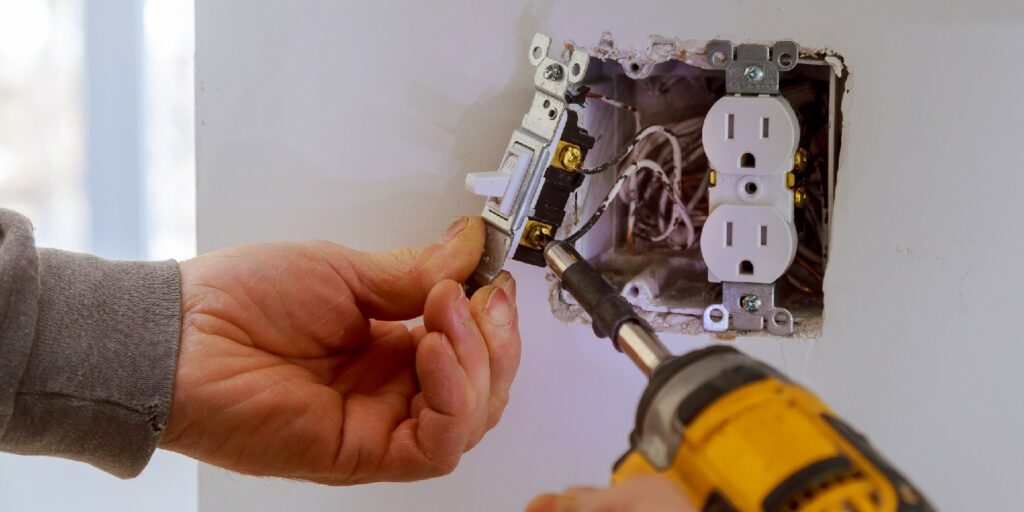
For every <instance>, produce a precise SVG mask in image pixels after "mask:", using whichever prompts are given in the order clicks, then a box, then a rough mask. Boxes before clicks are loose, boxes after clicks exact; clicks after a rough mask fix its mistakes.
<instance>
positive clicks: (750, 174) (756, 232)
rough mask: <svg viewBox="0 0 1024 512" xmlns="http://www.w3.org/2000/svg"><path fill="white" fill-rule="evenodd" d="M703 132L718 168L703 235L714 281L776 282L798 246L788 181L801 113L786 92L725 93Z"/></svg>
mask: <svg viewBox="0 0 1024 512" xmlns="http://www.w3.org/2000/svg"><path fill="white" fill-rule="evenodd" d="M702 136H703V144H704V151H705V153H706V154H707V157H708V161H709V162H710V163H711V167H712V168H713V169H715V172H716V183H715V186H714V187H712V188H711V189H710V190H709V192H708V200H709V201H708V204H709V210H710V214H709V216H708V219H707V221H706V222H705V224H704V230H703V232H702V235H701V241H700V247H701V253H702V255H703V257H704V262H705V264H706V265H707V267H708V280H709V281H711V282H721V281H729V282H738V283H773V282H775V280H776V279H778V278H779V277H781V276H782V274H783V273H784V272H785V271H786V269H788V268H789V266H790V264H792V262H793V258H794V257H795V255H796V249H797V234H796V227H795V225H794V223H793V193H792V191H791V190H790V189H789V185H788V183H787V173H788V172H789V171H790V170H791V169H792V165H793V154H794V153H795V152H796V149H797V143H798V142H799V139H800V126H799V124H798V122H797V118H796V114H795V113H794V112H793V109H792V108H791V107H790V105H789V102H787V101H786V100H785V99H784V98H782V97H781V96H725V97H723V98H721V99H719V100H718V101H717V102H716V103H715V104H714V105H713V106H712V107H711V110H710V111H709V112H708V114H707V116H706V117H705V121H704V127H703V134H702Z"/></svg>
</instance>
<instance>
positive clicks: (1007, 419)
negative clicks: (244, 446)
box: [197, 0, 1024, 511]
mask: <svg viewBox="0 0 1024 512" xmlns="http://www.w3.org/2000/svg"><path fill="white" fill-rule="evenodd" d="M197 16H198V50H197V51H198V54H197V65H198V75H197V102H198V103H197V109H198V110H197V116H198V121H197V122H198V128H197V132H198V159H199V176H198V181H199V185H198V186H199V196H198V198H199V200H198V204H199V212H198V215H199V224H198V225H199V247H200V250H201V251H207V250H211V249H215V248H218V247H223V246H226V245H230V244H235V243H239V242H243V241H252V240H268V239H305V238H326V239H331V240H335V241H339V242H344V243H347V244H350V245H353V246H356V247H361V248H367V249H384V248H389V247H393V246H397V245H402V244H420V243H424V242H427V241H429V240H431V239H433V238H435V237H436V236H438V235H439V234H440V232H441V230H443V229H444V227H445V226H446V225H447V222H448V221H449V220H450V219H451V218H452V217H453V216H455V215H460V214H472V213H477V212H478V211H479V210H480V207H481V201H480V200H479V199H476V198H473V197H470V196H468V195H467V194H465V193H464V192H463V190H462V179H463V176H464V174H465V173H466V172H467V171H471V170H479V169H486V168H489V167H493V166H494V165H496V164H497V160H498V158H499V157H500V155H501V151H502V149H503V147H504V145H505V143H506V142H507V139H508V135H509V132H510V131H511V129H512V128H513V127H515V126H516V125H517V123H518V122H519V120H520V119H521V116H522V114H523V113H524V112H525V109H526V105H527V102H528V98H529V94H530V93H529V91H530V87H531V82H530V80H531V79H530V76H531V75H530V68H529V67H528V64H527V62H526V57H525V49H526V46H527V45H528V44H529V40H530V37H531V36H532V34H533V33H534V32H535V31H543V32H546V33H548V34H550V35H552V36H553V37H554V38H555V39H556V40H562V39H565V38H574V39H575V40H577V41H579V42H581V43H592V42H594V41H596V40H597V38H598V36H599V35H600V33H601V32H602V31H603V30H605V29H610V30H612V32H613V33H614V34H615V35H616V39H617V40H618V41H620V43H621V44H625V45H632V46H643V45H644V44H645V43H646V36H647V35H649V34H656V33H660V34H665V35H673V36H678V37H681V38H684V39H709V38H712V37H716V36H724V37H731V38H737V39H768V40H770V39H778V38H794V39H796V40H797V41H798V42H800V43H801V44H803V45H805V46H828V47H831V48H835V49H836V50H838V51H840V52H841V53H842V54H843V55H844V56H845V57H846V62H847V64H848V66H849V67H850V70H851V71H852V79H851V80H850V81H849V82H848V86H849V87H850V88H851V92H850V93H849V94H848V95H847V96H846V101H845V118H844V121H845V124H846V126H845V132H844V138H843V154H842V163H841V167H840V171H839V172H840V180H839V185H838V195H839V197H838V203H837V208H838V209H837V212H836V215H835V219H834V231H833V241H834V242H833V243H834V252H833V253H832V260H831V262H830V267H829V272H828V276H827V279H826V296H827V310H826V312H825V325H824V332H823V334H822V337H821V338H820V339H817V340H813V341H796V340H787V341H782V342H779V341H768V340H765V339H758V340H746V341H741V342H740V343H739V344H740V345H741V346H742V347H743V348H745V349H747V350H749V351H750V352H752V353H755V354H757V355H759V356H761V357H763V358H765V359H766V360H768V361H769V362H772V363H773V364H776V365H778V366H780V367H781V368H782V369H784V370H785V371H786V372H788V373H789V374H791V375H793V376H794V377H796V378H798V379H800V380H802V381H804V382H807V383H809V384H810V386H811V387H812V388H813V389H815V390H816V391H818V392H819V393H820V394H821V395H822V396H823V397H824V398H825V399H826V401H828V402H829V403H831V404H832V405H833V406H834V407H835V408H836V409H837V410H838V411H839V412H840V413H841V414H843V415H845V416H846V417H847V418H848V419H849V420H850V421H851V422H852V423H853V424H854V425H856V426H858V427H859V428H860V429H861V430H863V431H865V432H866V433H867V434H868V435H869V437H871V438H872V439H873V440H874V442H875V443H876V444H877V445H879V446H880V448H881V450H882V451H883V452H884V453H886V454H887V455H888V456H889V457H890V458H891V459H892V460H893V461H894V462H896V464H897V465H898V466H899V467H901V468H902V469H904V470H905V472H906V473H908V474H909V475H910V476H911V478H912V479H913V480H915V481H916V482H917V483H918V484H919V485H920V486H921V487H923V488H924V490H925V491H926V493H927V494H928V495H930V497H931V498H932V499H933V500H934V501H935V502H936V503H937V504H938V505H939V506H940V507H941V508H943V509H947V510H985V509H996V508H1002V507H1006V506H1008V505H1009V504H1011V503H1014V501H1013V498H1014V497H1015V496H1016V493H1015V492H1014V491H1015V489H1014V484H1015V483H1016V482H1017V481H1018V480H1019V479H1020V478H1021V477H1022V476H1024V471H1022V470H1021V469H1020V466H1019V464H1018V461H1017V459H1018V458H1019V456H1020V455H1021V453H1022V448H1024V444H1022V441H1021V432H1024V410H1022V407H1021V404H1022V402H1021V400H1020V398H1019V389H1020V388H1021V387H1022V385H1024V379H1022V378H1021V377H1020V376H1019V373H1018V372H1019V370H1018V365H1019V364H1020V361H1021V360H1022V356H1024V348H1022V345H1021V344H1020V343H1019V341H1018V339H1017V336H1015V335H1013V334H1011V333H1013V332H1014V331H1015V330H1017V329H1015V328H1014V323H1015V320H1014V319H1015V318H1018V317H1020V315H1021V313H1020V311H1019V307H1020V305H1021V304H1022V303H1024V302H1022V301H1021V300H1019V299H1018V298H1016V297H1017V294H1018V293H1019V292H1018V291H1017V289H1018V288H1019V287H1020V286H1021V285H1022V284H1024V279H1022V278H1024V272H1022V271H1021V270H1020V268H1019V255H1020V253H1021V251H1022V249H1024V243H1022V242H1021V238H1020V236H1019V235H1016V234H1015V232H1016V231H1018V230H1017V229H1016V226H1017V225H1018V224H1019V222H1018V220H1017V219H1016V217H1018V216H1020V214H1021V213H1022V210H1024V206H1021V202H1020V190H1021V189H1022V188H1024V175H1022V174H1021V165H1020V162H1021V157H1020V147H1021V143H1020V141H1019V139H1020V135H1021V134H1022V133H1024V130H1022V129H1021V128H1020V120H1021V119H1024V106H1022V104H1021V102H1019V101H1015V100H1014V98H1016V97H1017V93H1018V89H1019V87H1020V84H1021V82H1022V79H1024V70H1022V68H1020V66H1017V65H1015V64H1013V62H1012V58H1013V57H1014V56H1015V55H1016V53H1017V52H1018V51H1019V48H1021V46H1022V44H1024V25H1022V21H1024V4H1019V3H1016V2H1011V1H1006V2H995V1H983V2H971V3H970V4H968V3H963V4H957V5H939V4H938V3H933V2H926V1H907V2H898V3H897V2H877V3H868V2H839V1H813V0H793V1H778V0H774V1H765V2H743V1H742V0H732V1H722V2H716V3H709V2H698V1H694V0H635V1H630V2H624V1H621V0H620V1H616V2H611V1H602V2H582V1H563V2H534V3H523V2H511V1H502V2H498V1H492V2H473V3H466V2H408V3H404V4H403V3H397V2H384V1H381V2H359V3H355V2H322V1H294V2H287V3H286V2H275V1H270V0H261V1H241V0H236V1H218V2H203V3H200V4H199V5H198V12H197ZM513 272H514V273H515V274H516V275H517V278H518V279H519V280H520V283H521V290H522V293H521V297H520V303H521V307H522V309H523V314H522V317H523V318H524V319H526V324H525V325H524V329H523V332H524V350H523V357H524V360H523V366H522V370H521V373H520V376H519V378H518V381H517V383H516V384H515V386H514V388H513V398H512V404H511V406H510V407H509V409H508V411H507V413H506V417H505V420H504V422H503V423H502V424H501V425H500V426H499V427H498V428H497V429H496V430H495V431H494V432H492V433H491V434H490V435H489V436H488V437H487V438H486V439H485V441H484V442H483V443H482V445H481V446H480V447H478V448H477V449H476V450H474V451H473V452H471V453H470V454H469V455H467V456H466V458H465V459H464V462H463V464H462V466H461V467H460V468H459V469H458V470H457V471H456V473H455V474H454V475H452V476H450V477H448V478H444V479H440V480H434V481H428V482H425V483H420V484H411V485H410V484H400V485H395V484H380V485H372V486H366V487H361V488H347V489H332V488H326V487H318V486H313V485H307V484H300V483H293V482H285V481H279V480H273V479H251V478H245V477H239V476H236V475H230V474H228V473H225V472H222V471H219V470H217V469H213V468H203V469H202V470H201V472H200V508H201V509H202V510H203V511H213V510H227V509H246V510H253V511H263V510H266V511H270V510H280V509H282V508H285V507H287V508H288V509H290V510H405V509H413V508H414V509H416V510H516V509H518V508H521V507H522V506H523V505H524V504H525V503H526V502H527V501H528V500H529V498H530V497H531V496H532V495H534V494H536V493H538V492H541V491H545V490H551V489H558V488H561V487H563V486H565V485H569V484H573V483H590V484H599V483H602V482H604V481H605V480H606V479H607V475H608V471H609V467H610V465H611V463H612V462H613V461H614V459H615V458H616V457H617V456H618V455H619V454H620V452H621V450H622V449H623V448H624V447H625V446H626V435H627V433H628V431H629V429H630V427H631V422H632V417H633V408H634V407H635V402H636V399H637V397H638V395H639V393H640V390H641V388H642V380H641V378H640V377H639V375H638V374H637V372H635V370H633V368H632V367H631V366H630V364H629V363H628V362H627V361H626V360H625V359H623V358H621V357H620V356H618V355H616V354H614V353H613V352H612V351H611V349H610V348H609V347H608V345H607V343H602V342H598V341H596V340H595V339H593V338H592V336H591V334H590V333H589V330H588V328H585V327H578V326H575V327H570V326H564V325H561V324H559V323H558V322H556V321H554V320H553V319H551V317H550V314H549V313H548V310H547V305H546V303H545V288H546V286H545V283H544V279H543V275H542V273H541V272H539V271H536V270H534V269H532V268H528V267H525V266H521V265H516V266H514V267H513ZM706 341H707V340H706V339H685V340H684V339H672V340H670V342H671V343H672V344H673V346H674V347H675V348H677V349H682V348H684V347H686V346H693V345H694V344H697V343H704V342H706Z"/></svg>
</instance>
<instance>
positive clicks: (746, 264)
mask: <svg viewBox="0 0 1024 512" xmlns="http://www.w3.org/2000/svg"><path fill="white" fill-rule="evenodd" d="M739 275H741V276H752V275H754V264H753V263H751V262H750V261H749V260H743V261H741V262H740V269H739Z"/></svg>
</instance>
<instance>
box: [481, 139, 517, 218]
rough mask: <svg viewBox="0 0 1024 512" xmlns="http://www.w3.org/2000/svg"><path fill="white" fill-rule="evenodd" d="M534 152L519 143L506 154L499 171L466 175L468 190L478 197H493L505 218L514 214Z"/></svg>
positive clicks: (499, 211)
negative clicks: (518, 194) (520, 189)
mask: <svg viewBox="0 0 1024 512" xmlns="http://www.w3.org/2000/svg"><path fill="white" fill-rule="evenodd" d="M532 156H533V152H532V151H530V149H529V148H527V147H526V146H523V145H521V144H519V143H516V144H513V146H512V149H511V150H510V151H509V152H508V153H506V154H505V158H504V159H503V160H502V161H501V167H500V168H499V169H498V170H497V171H487V172H473V173H469V174H468V175H466V190H468V191H469V192H472V193H473V194H476V195H478V196H484V197H493V198H494V199H495V200H496V201H497V206H498V208H497V210H498V211H497V212H496V213H500V214H501V215H502V216H504V217H506V218H507V217H508V215H509V214H510V213H512V205H513V203H515V199H516V195H517V194H516V192H518V191H519V187H521V186H522V184H523V178H525V177H526V172H527V171H528V170H529V169H530V162H531V160H532Z"/></svg>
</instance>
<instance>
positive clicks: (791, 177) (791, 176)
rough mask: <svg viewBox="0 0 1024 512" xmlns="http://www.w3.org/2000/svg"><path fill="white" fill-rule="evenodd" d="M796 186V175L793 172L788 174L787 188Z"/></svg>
mask: <svg viewBox="0 0 1024 512" xmlns="http://www.w3.org/2000/svg"><path fill="white" fill-rule="evenodd" d="M795 186H796V174H794V173H793V172H792V171H790V172H787V173H786V188H793V187H795Z"/></svg>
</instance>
